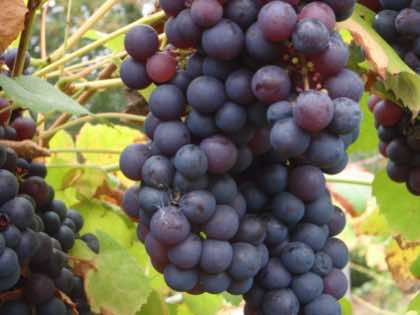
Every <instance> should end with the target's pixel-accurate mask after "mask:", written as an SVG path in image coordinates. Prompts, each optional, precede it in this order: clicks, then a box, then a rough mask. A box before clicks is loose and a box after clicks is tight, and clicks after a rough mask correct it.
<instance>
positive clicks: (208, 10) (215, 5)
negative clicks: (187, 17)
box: [191, 0, 223, 27]
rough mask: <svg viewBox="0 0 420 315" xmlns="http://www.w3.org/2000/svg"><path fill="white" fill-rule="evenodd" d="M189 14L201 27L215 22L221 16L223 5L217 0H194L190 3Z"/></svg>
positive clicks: (209, 25)
mask: <svg viewBox="0 0 420 315" xmlns="http://www.w3.org/2000/svg"><path fill="white" fill-rule="evenodd" d="M191 15H192V18H193V20H194V22H195V23H197V25H200V26H201V27H211V26H213V25H215V24H217V23H218V22H219V21H220V20H221V19H222V16H223V7H222V5H221V4H220V3H219V1H217V0H195V1H194V2H193V3H192V5H191Z"/></svg>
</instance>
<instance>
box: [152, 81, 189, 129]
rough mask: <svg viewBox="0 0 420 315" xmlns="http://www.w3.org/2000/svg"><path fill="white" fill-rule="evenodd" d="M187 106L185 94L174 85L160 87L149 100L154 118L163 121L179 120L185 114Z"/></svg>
mask: <svg viewBox="0 0 420 315" xmlns="http://www.w3.org/2000/svg"><path fill="white" fill-rule="evenodd" d="M185 104H186V99H185V97H184V94H183V93H182V91H181V90H180V89H179V88H177V87H176V86H175V85H172V84H164V85H160V86H158V87H157V88H156V89H155V90H154V91H153V92H152V94H151V96H150V100H149V106H150V110H151V112H152V114H153V116H154V117H156V118H158V119H159V120H161V121H167V120H177V119H179V118H180V117H181V116H182V115H183V114H184V111H185Z"/></svg>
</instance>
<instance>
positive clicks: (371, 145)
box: [349, 93, 379, 154]
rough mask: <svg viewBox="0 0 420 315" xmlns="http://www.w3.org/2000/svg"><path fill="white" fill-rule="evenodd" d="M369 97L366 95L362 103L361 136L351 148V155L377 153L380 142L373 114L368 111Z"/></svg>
mask: <svg viewBox="0 0 420 315" xmlns="http://www.w3.org/2000/svg"><path fill="white" fill-rule="evenodd" d="M368 100H369V95H368V94H367V93H365V94H364V95H363V97H362V99H361V101H360V109H361V110H362V112H363V117H362V121H361V124H360V135H359V138H358V139H357V140H356V142H355V143H353V144H352V145H351V146H350V147H349V154H354V153H367V154H369V153H370V154H372V153H377V151H378V145H379V140H378V137H377V136H376V133H377V131H376V129H375V121H374V118H373V115H372V113H371V112H370V111H369V109H368Z"/></svg>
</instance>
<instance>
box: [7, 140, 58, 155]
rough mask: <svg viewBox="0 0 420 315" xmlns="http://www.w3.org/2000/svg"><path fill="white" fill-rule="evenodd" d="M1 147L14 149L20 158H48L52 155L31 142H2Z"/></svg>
mask: <svg viewBox="0 0 420 315" xmlns="http://www.w3.org/2000/svg"><path fill="white" fill-rule="evenodd" d="M0 145H2V146H5V147H9V148H11V149H13V150H14V151H15V152H16V153H17V154H18V155H19V156H22V157H25V158H37V157H46V156H49V155H50V153H49V151H48V150H47V149H45V148H43V147H41V146H39V145H38V144H36V143H35V142H33V141H31V140H24V141H11V140H0Z"/></svg>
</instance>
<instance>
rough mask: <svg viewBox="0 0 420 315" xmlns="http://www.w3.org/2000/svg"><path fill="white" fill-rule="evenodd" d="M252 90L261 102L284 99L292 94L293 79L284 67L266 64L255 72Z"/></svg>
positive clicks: (270, 102) (267, 102)
mask: <svg viewBox="0 0 420 315" xmlns="http://www.w3.org/2000/svg"><path fill="white" fill-rule="evenodd" d="M275 2H279V1H275ZM271 3H273V2H271ZM252 91H253V92H254V95H255V96H256V97H257V98H258V99H259V100H260V101H261V102H263V103H266V104H272V103H274V102H277V101H281V100H284V99H285V98H286V97H287V96H288V95H289V94H290V91H291V81H290V78H289V76H288V74H287V72H286V71H284V70H283V69H282V68H280V67H278V66H265V67H262V68H261V69H260V70H258V71H257V72H256V73H255V74H254V77H253V78H252Z"/></svg>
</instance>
